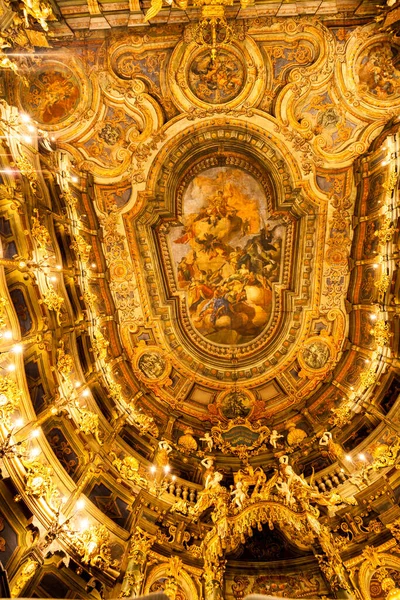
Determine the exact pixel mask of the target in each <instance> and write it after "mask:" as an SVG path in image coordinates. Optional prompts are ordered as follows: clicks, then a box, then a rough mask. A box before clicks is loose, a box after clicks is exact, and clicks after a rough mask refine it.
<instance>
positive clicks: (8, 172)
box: [3, 167, 14, 175]
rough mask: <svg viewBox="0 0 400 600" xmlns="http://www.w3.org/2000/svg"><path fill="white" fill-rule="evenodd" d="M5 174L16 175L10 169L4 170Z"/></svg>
mask: <svg viewBox="0 0 400 600" xmlns="http://www.w3.org/2000/svg"><path fill="white" fill-rule="evenodd" d="M3 173H6V174H7V175H14V171H13V170H12V169H10V167H6V168H5V169H3Z"/></svg>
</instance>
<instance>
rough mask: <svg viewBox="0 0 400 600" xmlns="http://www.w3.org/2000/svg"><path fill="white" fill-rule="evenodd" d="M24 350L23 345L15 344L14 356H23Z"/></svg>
mask: <svg viewBox="0 0 400 600" xmlns="http://www.w3.org/2000/svg"><path fill="white" fill-rule="evenodd" d="M22 350H23V348H22V344H15V346H13V347H12V350H11V351H12V352H14V354H21V352H22Z"/></svg>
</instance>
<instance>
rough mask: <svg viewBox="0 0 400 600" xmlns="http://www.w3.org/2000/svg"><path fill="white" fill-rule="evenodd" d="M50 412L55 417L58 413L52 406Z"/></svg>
mask: <svg viewBox="0 0 400 600" xmlns="http://www.w3.org/2000/svg"><path fill="white" fill-rule="evenodd" d="M50 412H51V414H52V415H56V414H57V413H58V408H57V407H56V406H53V408H52V409H51V411H50Z"/></svg>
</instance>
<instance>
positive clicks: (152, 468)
mask: <svg viewBox="0 0 400 600" xmlns="http://www.w3.org/2000/svg"><path fill="white" fill-rule="evenodd" d="M156 471H157V467H156V466H155V465H151V467H150V472H151V473H155V472H156Z"/></svg>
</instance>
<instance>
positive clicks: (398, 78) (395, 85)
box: [358, 44, 400, 99]
mask: <svg viewBox="0 0 400 600" xmlns="http://www.w3.org/2000/svg"><path fill="white" fill-rule="evenodd" d="M393 59H394V57H393V53H392V50H391V48H390V45H389V44H380V45H379V46H373V47H372V48H370V50H369V52H368V54H367V55H366V56H364V57H363V59H362V60H361V63H360V65H359V67H358V80H359V83H360V85H359V88H360V91H361V92H368V93H369V94H372V95H373V96H377V97H378V98H383V99H384V98H387V97H389V96H394V95H398V94H399V93H400V71H399V70H398V69H397V68H396V66H395V65H396V61H395V60H393Z"/></svg>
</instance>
